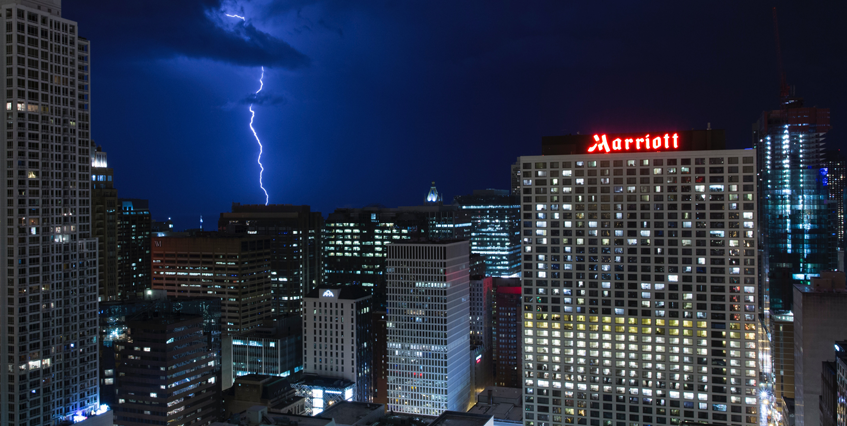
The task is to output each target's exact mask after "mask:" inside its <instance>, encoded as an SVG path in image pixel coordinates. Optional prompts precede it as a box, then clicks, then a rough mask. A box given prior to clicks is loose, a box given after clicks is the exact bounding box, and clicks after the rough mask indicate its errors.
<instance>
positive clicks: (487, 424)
mask: <svg viewBox="0 0 847 426" xmlns="http://www.w3.org/2000/svg"><path fill="white" fill-rule="evenodd" d="M453 425H462V426H494V416H492V415H486V414H473V413H466V412H464V411H445V412H443V413H441V415H439V416H438V417H437V418H436V419H435V420H433V422H432V423H430V424H429V426H453Z"/></svg>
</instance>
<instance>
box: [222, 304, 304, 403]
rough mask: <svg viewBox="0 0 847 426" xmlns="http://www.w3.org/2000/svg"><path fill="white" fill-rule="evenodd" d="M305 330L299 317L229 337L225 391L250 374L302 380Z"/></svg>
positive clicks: (226, 339)
mask: <svg viewBox="0 0 847 426" xmlns="http://www.w3.org/2000/svg"><path fill="white" fill-rule="evenodd" d="M277 322H280V323H279V324H277ZM302 330H303V329H302V321H301V320H300V317H299V315H297V316H291V317H288V318H276V319H275V321H272V322H270V323H269V324H265V325H263V326H261V327H259V328H257V329H254V330H253V332H251V333H246V334H241V335H235V336H225V337H224V338H223V351H222V352H223V356H222V362H223V379H222V380H223V383H222V387H223V389H228V388H229V387H230V386H232V384H233V382H234V380H235V379H236V378H237V377H239V376H244V375H248V374H261V375H268V376H280V377H292V378H295V377H299V376H300V374H298V373H301V371H302V370H303V334H302Z"/></svg>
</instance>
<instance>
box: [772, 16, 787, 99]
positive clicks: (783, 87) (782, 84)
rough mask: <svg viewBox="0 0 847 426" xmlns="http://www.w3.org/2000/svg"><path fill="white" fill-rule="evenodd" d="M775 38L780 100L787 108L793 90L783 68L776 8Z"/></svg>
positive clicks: (774, 18)
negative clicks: (786, 79)
mask: <svg viewBox="0 0 847 426" xmlns="http://www.w3.org/2000/svg"><path fill="white" fill-rule="evenodd" d="M773 37H774V40H775V41H776V61H777V66H778V67H779V100H780V101H781V102H782V105H783V106H785V105H786V104H787V103H788V98H789V97H790V96H791V90H790V89H789V87H788V83H787V82H786V81H785V69H784V68H783V67H782V47H781V46H780V43H779V21H778V20H777V18H776V7H774V8H773Z"/></svg>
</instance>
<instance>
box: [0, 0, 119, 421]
mask: <svg viewBox="0 0 847 426" xmlns="http://www.w3.org/2000/svg"><path fill="white" fill-rule="evenodd" d="M0 16H1V17H0V19H2V21H3V22H4V23H5V25H3V28H5V29H6V41H7V43H6V49H5V56H6V66H5V67H3V68H2V72H3V77H4V80H5V81H6V82H7V88H6V91H5V99H6V101H5V102H4V104H5V106H6V119H7V122H8V123H9V126H7V130H6V132H5V133H3V134H4V140H5V143H4V146H6V149H7V152H6V160H5V161H3V162H2V166H0V167H2V173H3V175H5V177H6V179H4V180H3V183H4V189H5V191H3V192H4V193H5V194H6V197H3V199H2V200H3V201H2V203H3V206H2V209H3V212H4V217H5V218H6V220H7V223H6V225H5V226H3V227H0V251H2V252H3V253H6V259H7V262H6V263H7V267H6V268H3V269H2V272H0V293H2V294H3V295H4V300H3V303H0V318H2V323H3V324H4V330H3V332H4V335H5V336H6V340H5V341H4V342H3V344H2V345H0V362H2V363H3V371H4V374H2V375H0V407H2V410H0V411H2V413H0V425H4V426H5V425H21V424H27V425H47V424H55V423H56V422H57V421H60V420H69V421H75V420H80V421H83V420H84V419H85V418H86V417H89V416H92V415H94V414H96V413H98V411H99V410H100V404H99V394H98V377H97V339H96V336H97V303H98V301H97V298H98V282H97V281H98V279H97V264H98V260H97V257H98V254H97V239H96V238H94V236H93V235H92V234H91V207H90V197H91V194H90V189H91V177H90V175H91V170H90V168H91V157H92V156H93V148H94V146H93V145H92V143H91V139H90V133H89V131H90V130H89V126H90V115H89V111H90V109H89V42H88V40H86V39H84V38H82V37H79V36H78V31H77V29H78V27H77V24H76V22H73V21H70V20H67V19H64V18H62V16H61V1H60V0H31V1H23V0H2V1H0ZM109 413H111V412H109ZM109 416H110V414H109ZM102 419H103V417H102V416H95V417H94V418H92V419H90V420H89V421H98V420H102ZM108 421H109V422H110V421H111V419H108Z"/></svg>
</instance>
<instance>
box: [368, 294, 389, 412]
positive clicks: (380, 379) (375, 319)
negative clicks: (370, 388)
mask: <svg viewBox="0 0 847 426" xmlns="http://www.w3.org/2000/svg"><path fill="white" fill-rule="evenodd" d="M386 317H387V315H386V312H385V311H384V310H381V311H377V310H375V311H374V312H373V315H372V316H371V323H372V324H373V339H372V341H373V345H374V348H373V368H374V374H373V377H374V395H373V403H374V404H382V405H386V404H388V348H387V344H388V330H387V329H386V323H385V320H386Z"/></svg>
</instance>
